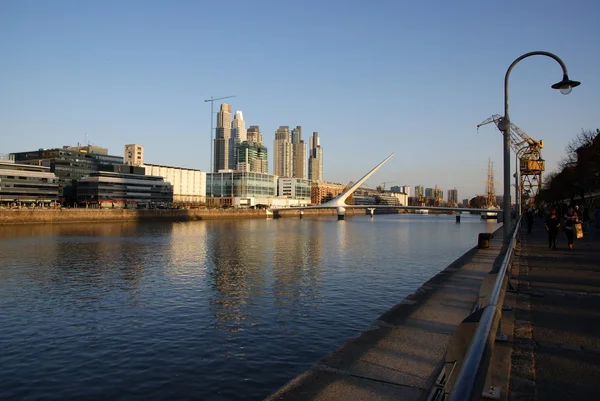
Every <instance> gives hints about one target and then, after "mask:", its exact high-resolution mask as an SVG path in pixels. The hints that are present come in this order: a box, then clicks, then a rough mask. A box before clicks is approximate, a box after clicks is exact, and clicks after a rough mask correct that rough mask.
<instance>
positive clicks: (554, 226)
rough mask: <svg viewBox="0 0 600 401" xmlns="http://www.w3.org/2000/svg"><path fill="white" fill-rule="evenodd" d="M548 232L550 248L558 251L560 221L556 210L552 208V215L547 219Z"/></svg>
mask: <svg viewBox="0 0 600 401" xmlns="http://www.w3.org/2000/svg"><path fill="white" fill-rule="evenodd" d="M545 225H546V231H547V232H548V248H550V249H556V240H557V238H558V230H559V228H560V219H559V218H558V216H557V215H556V209H554V208H552V210H551V211H550V214H549V215H548V217H547V218H546V223H545Z"/></svg>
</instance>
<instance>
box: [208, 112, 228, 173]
mask: <svg viewBox="0 0 600 401" xmlns="http://www.w3.org/2000/svg"><path fill="white" fill-rule="evenodd" d="M230 138H231V105H229V104H227V103H223V104H222V105H221V110H220V111H219V112H218V113H217V129H216V133H215V146H214V165H213V166H212V169H213V172H214V171H219V170H223V169H228V168H229V167H230V166H229V144H230V142H229V140H230Z"/></svg>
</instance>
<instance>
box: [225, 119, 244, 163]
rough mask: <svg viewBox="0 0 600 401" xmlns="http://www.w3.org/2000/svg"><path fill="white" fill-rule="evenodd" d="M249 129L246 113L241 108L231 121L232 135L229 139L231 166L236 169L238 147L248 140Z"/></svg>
mask: <svg viewBox="0 0 600 401" xmlns="http://www.w3.org/2000/svg"><path fill="white" fill-rule="evenodd" d="M246 140H247V131H246V122H245V121H244V115H243V114H242V111H241V110H237V111H236V112H235V115H234V116H233V121H232V122H231V137H230V139H229V168H230V169H232V170H235V169H236V168H237V165H238V160H237V155H238V152H237V148H238V146H240V144H242V143H244V142H246Z"/></svg>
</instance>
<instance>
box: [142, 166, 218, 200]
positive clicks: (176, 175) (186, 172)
mask: <svg viewBox="0 0 600 401" xmlns="http://www.w3.org/2000/svg"><path fill="white" fill-rule="evenodd" d="M142 167H144V168H145V171H146V175H153V176H159V177H163V178H164V179H165V181H168V182H170V183H171V185H173V203H176V204H178V203H183V204H198V203H204V202H205V201H206V173H205V172H204V171H200V170H194V169H190V168H183V167H170V166H161V165H158V164H144V165H142Z"/></svg>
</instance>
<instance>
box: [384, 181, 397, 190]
mask: <svg viewBox="0 0 600 401" xmlns="http://www.w3.org/2000/svg"><path fill="white" fill-rule="evenodd" d="M392 182H394V181H384V182H382V183H381V185H382V186H383V187H382V188H383V191H382V192H385V184H391V183H392Z"/></svg>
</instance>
